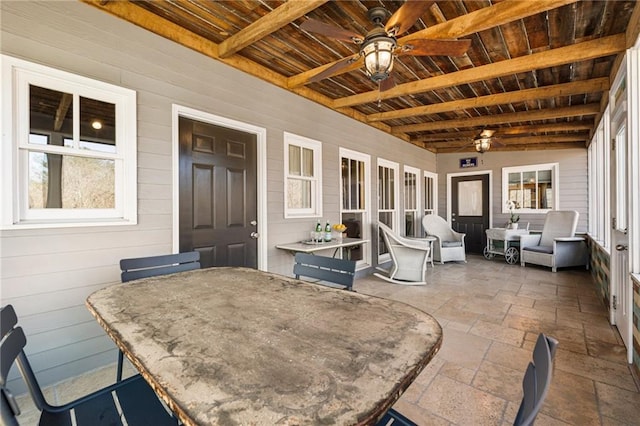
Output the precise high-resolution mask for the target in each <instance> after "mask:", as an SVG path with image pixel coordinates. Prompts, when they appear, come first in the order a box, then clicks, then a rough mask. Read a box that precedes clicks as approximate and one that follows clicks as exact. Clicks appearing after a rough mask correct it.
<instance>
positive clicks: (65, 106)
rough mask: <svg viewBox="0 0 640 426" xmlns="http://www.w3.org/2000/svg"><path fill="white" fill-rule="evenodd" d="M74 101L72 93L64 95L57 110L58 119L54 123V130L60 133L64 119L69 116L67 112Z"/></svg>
mask: <svg viewBox="0 0 640 426" xmlns="http://www.w3.org/2000/svg"><path fill="white" fill-rule="evenodd" d="M72 101H73V95H72V94H71V93H63V94H62V98H61V99H60V103H59V104H58V109H56V117H55V119H54V122H53V130H54V131H56V132H59V131H60V129H61V128H62V125H63V124H64V118H65V117H66V116H67V111H69V107H70V106H71V102H72Z"/></svg>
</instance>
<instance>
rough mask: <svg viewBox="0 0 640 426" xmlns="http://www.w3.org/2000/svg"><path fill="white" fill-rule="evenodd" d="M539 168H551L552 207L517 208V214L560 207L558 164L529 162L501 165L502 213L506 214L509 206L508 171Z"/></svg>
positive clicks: (528, 170) (515, 171)
mask: <svg viewBox="0 0 640 426" xmlns="http://www.w3.org/2000/svg"><path fill="white" fill-rule="evenodd" d="M539 170H551V176H552V179H553V209H522V208H521V209H518V210H517V212H518V214H521V213H527V214H546V213H547V212H548V211H550V210H559V209H560V164H559V163H545V164H530V165H527V166H515V167H503V168H502V200H503V201H504V202H503V203H502V213H504V214H508V213H510V212H509V208H508V206H507V200H508V199H509V173H522V172H533V171H539Z"/></svg>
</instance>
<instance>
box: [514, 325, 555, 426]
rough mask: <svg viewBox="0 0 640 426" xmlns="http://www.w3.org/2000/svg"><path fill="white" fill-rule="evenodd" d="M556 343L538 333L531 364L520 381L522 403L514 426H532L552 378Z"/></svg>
mask: <svg viewBox="0 0 640 426" xmlns="http://www.w3.org/2000/svg"><path fill="white" fill-rule="evenodd" d="M557 346H558V341H557V340H556V339H554V338H553V337H548V336H545V335H544V334H543V333H540V335H539V336H538V340H537V341H536V346H535V347H534V349H533V362H530V363H529V365H528V366H527V371H526V373H525V375H524V379H523V381H522V391H523V396H522V402H521V403H520V409H519V410H518V414H517V416H516V420H515V421H514V423H513V424H514V425H516V426H528V425H532V424H533V421H534V420H535V418H536V416H537V415H538V412H539V411H540V408H541V407H542V403H543V402H544V399H545V398H546V396H547V392H548V391H549V386H550V385H551V378H552V376H553V358H554V357H555V354H556V348H557Z"/></svg>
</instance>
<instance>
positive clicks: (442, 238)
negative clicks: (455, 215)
mask: <svg viewBox="0 0 640 426" xmlns="http://www.w3.org/2000/svg"><path fill="white" fill-rule="evenodd" d="M422 227H423V228H424V230H425V232H426V233H427V235H429V236H431V237H435V238H436V241H434V242H433V259H434V260H435V261H436V262H440V263H444V262H451V261H454V262H466V261H467V257H466V254H465V245H464V237H465V234H462V233H460V232H456V231H454V230H453V229H451V227H450V226H449V224H448V223H447V222H446V221H445V220H444V219H443V218H441V217H440V216H438V215H435V214H429V215H426V216H425V217H423V218H422Z"/></svg>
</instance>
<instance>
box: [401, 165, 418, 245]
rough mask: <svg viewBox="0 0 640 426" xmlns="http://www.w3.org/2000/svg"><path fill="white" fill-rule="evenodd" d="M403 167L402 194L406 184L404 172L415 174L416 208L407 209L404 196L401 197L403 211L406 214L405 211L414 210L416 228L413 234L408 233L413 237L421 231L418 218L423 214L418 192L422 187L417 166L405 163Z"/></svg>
mask: <svg viewBox="0 0 640 426" xmlns="http://www.w3.org/2000/svg"><path fill="white" fill-rule="evenodd" d="M403 168H404V171H403V174H402V185H403V188H402V193H403V194H404V189H405V185H406V182H405V180H404V174H405V173H411V174H413V175H415V177H416V199H415V203H416V208H415V210H407V200H405V199H404V197H403V211H404V214H405V215H406V213H407V211H410V212H415V220H416V228H417V229H415V230H414V235H409V236H410V237H414V236H416V237H417V236H419V235H420V233H421V231H420V228H421V225H420V218H421V217H422V214H423V210H422V197H421V195H422V193H421V192H420V189H421V188H422V184H421V181H422V178H421V176H420V169H417V168H415V167H411V166H406V165H405V166H404V167H403Z"/></svg>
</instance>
